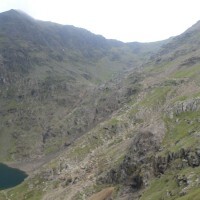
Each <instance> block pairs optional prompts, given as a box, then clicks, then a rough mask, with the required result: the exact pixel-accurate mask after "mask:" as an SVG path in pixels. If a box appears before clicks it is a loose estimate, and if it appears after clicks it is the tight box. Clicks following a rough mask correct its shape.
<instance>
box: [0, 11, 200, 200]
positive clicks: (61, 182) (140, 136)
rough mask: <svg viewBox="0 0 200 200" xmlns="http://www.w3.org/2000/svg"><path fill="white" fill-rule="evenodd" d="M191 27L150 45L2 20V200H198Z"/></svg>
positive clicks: (197, 107) (194, 33)
mask: <svg viewBox="0 0 200 200" xmlns="http://www.w3.org/2000/svg"><path fill="white" fill-rule="evenodd" d="M199 32H200V25H199V22H197V24H195V25H194V26H192V27H191V28H189V29H188V30H186V31H185V32H184V33H182V34H181V35H179V36H176V37H172V38H169V39H168V40H165V41H160V42H154V43H138V42H133V43H122V42H120V41H115V40H106V39H105V38H103V37H102V36H98V35H94V34H92V33H90V32H88V31H86V30H84V29H80V28H76V27H73V26H63V25H59V24H55V23H51V22H42V21H38V20H35V19H33V18H31V17H30V16H27V15H26V14H24V13H22V12H19V11H15V10H11V11H8V12H5V13H1V14H0V69H1V75H0V83H1V85H0V105H1V106H0V113H1V115H0V120H1V124H0V127H1V131H0V161H1V162H6V163H7V164H9V165H11V166H14V167H18V168H20V169H23V170H25V171H26V172H27V173H29V177H28V178H27V179H26V180H25V181H24V182H23V183H22V184H20V185H19V186H17V187H14V188H11V189H9V190H4V191H2V192H0V199H11V200H14V199H35V200H40V199H44V200H50V199H52V200H55V199H57V200H58V199H67V200H78V199H90V200H103V199H119V200H128V199H140V200H147V199H152V200H160V199H166V200H172V199H178V200H186V199H197V200H198V199H199V195H200V193H199V184H200V180H199V173H200V149H199V144H200V138H199V130H200V125H199V119H200V118H199V117H200V113H199V111H200V93H199V91H200V81H199V80H200V77H199V76H200V73H199V72H200V59H199V53H200V52H199V51H200V47H199V42H200V35H199Z"/></svg>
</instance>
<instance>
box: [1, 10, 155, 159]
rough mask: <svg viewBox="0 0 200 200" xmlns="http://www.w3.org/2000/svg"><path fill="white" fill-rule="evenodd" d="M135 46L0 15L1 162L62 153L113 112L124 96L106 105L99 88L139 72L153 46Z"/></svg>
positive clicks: (22, 16)
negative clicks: (128, 72) (136, 70)
mask: <svg viewBox="0 0 200 200" xmlns="http://www.w3.org/2000/svg"><path fill="white" fill-rule="evenodd" d="M135 46H136V44H135V45H134V44H132V45H130V46H129V45H127V44H124V43H122V42H119V41H114V40H106V39H105V38H103V37H102V36H98V35H94V34H92V33H90V32H89V31H87V30H84V29H80V28H76V27H73V26H62V25H59V24H55V23H51V22H42V21H37V20H35V19H33V18H31V17H30V16H28V15H26V14H24V13H22V12H19V11H16V10H11V11H8V12H4V13H1V14H0V69H1V74H0V83H1V84H0V113H1V116H0V120H1V122H2V123H1V125H0V129H1V135H0V141H1V145H0V152H1V153H0V160H1V161H5V160H7V161H19V160H21V161H22V160H31V159H37V158H40V157H43V156H44V155H48V154H52V153H55V152H57V151H60V150H62V149H64V148H65V147H67V146H69V145H70V144H71V143H72V142H73V141H74V140H75V139H76V138H78V137H79V136H80V135H82V134H83V133H85V132H86V131H87V130H89V129H91V127H93V126H94V125H95V124H97V123H98V122H100V121H102V120H104V119H106V118H107V117H108V116H109V115H110V114H111V113H112V112H113V111H114V110H116V109H118V108H119V107H120V105H121V102H120V101H123V95H125V93H126V91H124V92H122V93H123V94H122V95H121V94H120V95H119V96H120V97H119V101H118V102H116V101H115V102H112V100H111V99H112V95H113V94H114V93H115V91H112V94H111V93H109V91H110V90H109V91H107V92H106V90H108V89H106V87H107V86H104V84H105V82H106V81H108V80H110V79H113V81H114V82H116V80H117V78H116V77H120V76H123V75H120V73H121V74H123V73H124V72H126V71H128V70H130V69H132V68H136V67H138V66H139V65H140V64H141V63H142V62H141V60H140V57H143V59H147V58H148V57H149V56H150V55H151V53H150V48H151V46H152V48H153V49H154V50H153V51H156V50H157V49H158V47H159V44H153V43H152V44H149V45H148V46H149V50H144V47H143V44H140V47H139V49H138V50H137V49H134V47H135ZM145 46H146V45H145ZM134 52H135V53H134ZM114 79H116V80H114ZM117 82H118V80H117ZM109 84H110V83H109ZM113 85H115V84H113ZM109 87H110V89H111V88H112V86H109ZM114 87H115V90H117V87H116V86H114ZM101 90H102V93H101V94H99V91H101ZM103 90H105V91H104V92H103ZM106 93H108V94H107V95H108V96H109V97H108V100H106V101H105V102H104V96H105V95H106ZM96 97H97V98H96ZM95 98H96V100H94V99H95ZM109 99H110V100H109ZM97 104H98V105H97Z"/></svg>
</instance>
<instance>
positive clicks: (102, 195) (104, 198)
mask: <svg viewBox="0 0 200 200" xmlns="http://www.w3.org/2000/svg"><path fill="white" fill-rule="evenodd" d="M113 191H114V187H109V188H105V189H103V190H101V191H100V192H98V193H96V194H93V195H92V196H91V197H90V198H89V200H109V199H111V197H112V193H113Z"/></svg>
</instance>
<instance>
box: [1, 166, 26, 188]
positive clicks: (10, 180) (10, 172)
mask: <svg viewBox="0 0 200 200" xmlns="http://www.w3.org/2000/svg"><path fill="white" fill-rule="evenodd" d="M26 177H27V174H26V173H25V172H23V171H21V170H18V169H14V168H11V167H8V166H7V165H4V164H2V163H0V190H3V189H7V188H11V187H14V186H16V185H18V184H20V183H21V182H23V181H24V179H25V178H26Z"/></svg>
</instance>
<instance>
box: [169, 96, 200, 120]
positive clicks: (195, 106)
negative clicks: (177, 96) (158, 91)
mask: <svg viewBox="0 0 200 200" xmlns="http://www.w3.org/2000/svg"><path fill="white" fill-rule="evenodd" d="M198 110H200V98H193V99H189V100H185V101H179V102H177V103H175V104H174V105H170V106H168V107H167V109H166V113H167V115H168V116H169V117H170V118H171V119H172V118H173V117H174V115H179V114H181V113H182V112H189V111H198Z"/></svg>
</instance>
